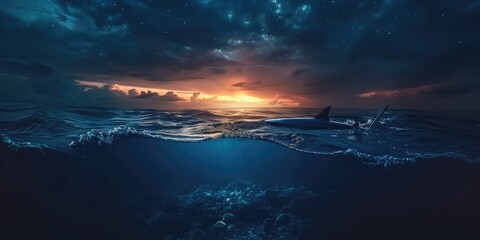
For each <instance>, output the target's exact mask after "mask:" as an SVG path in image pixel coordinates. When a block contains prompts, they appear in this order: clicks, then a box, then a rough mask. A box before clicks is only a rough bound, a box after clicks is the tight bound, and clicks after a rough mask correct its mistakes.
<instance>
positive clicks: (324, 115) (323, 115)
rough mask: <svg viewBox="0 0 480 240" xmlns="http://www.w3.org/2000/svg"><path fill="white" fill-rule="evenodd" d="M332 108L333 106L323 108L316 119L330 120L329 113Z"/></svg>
mask: <svg viewBox="0 0 480 240" xmlns="http://www.w3.org/2000/svg"><path fill="white" fill-rule="evenodd" d="M330 108H332V107H331V106H328V107H326V108H325V109H323V111H322V112H321V113H320V114H318V115H317V116H316V117H315V119H321V120H330V119H329V118H328V113H330Z"/></svg>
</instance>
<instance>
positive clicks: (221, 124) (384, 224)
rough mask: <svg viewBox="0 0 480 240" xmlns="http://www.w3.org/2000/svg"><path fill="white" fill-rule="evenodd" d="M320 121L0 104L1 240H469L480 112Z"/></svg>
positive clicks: (477, 221) (473, 235)
mask: <svg viewBox="0 0 480 240" xmlns="http://www.w3.org/2000/svg"><path fill="white" fill-rule="evenodd" d="M319 111H321V109H311V108H308V109H307V108H262V109H253V108H252V109H249V108H244V109H204V110H155V109H114V108H102V107H77V106H39V105H33V104H6V103H2V104H1V105H0V192H1V193H2V195H1V198H0V212H1V213H2V214H1V216H0V223H1V224H0V238H1V239H31V238H41V239H44V238H50V239H99V238H102V239H478V238H479V237H480V231H479V230H478V226H480V217H479V216H480V205H479V204H478V202H480V191H479V189H480V164H479V161H480V140H479V137H480V111H466V110H465V111H460V110H397V109H392V110H388V111H387V112H386V114H385V115H384V117H383V118H382V119H381V121H380V124H378V125H375V126H374V127H373V128H372V129H370V130H359V129H347V130H302V129H290V128H279V127H275V126H270V125H267V124H266V123H265V122H264V120H265V119H269V118H277V117H298V116H315V115H316V114H318V112H319ZM378 111H379V110H375V109H335V108H334V109H332V112H331V114H330V118H331V119H333V120H337V121H342V122H351V121H354V120H355V121H363V122H367V121H368V119H371V118H374V117H375V116H376V115H377V114H378Z"/></svg>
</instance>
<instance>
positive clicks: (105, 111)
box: [0, 104, 480, 164]
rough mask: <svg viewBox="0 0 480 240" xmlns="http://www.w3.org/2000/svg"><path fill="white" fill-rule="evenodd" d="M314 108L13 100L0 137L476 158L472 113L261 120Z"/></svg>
mask: <svg viewBox="0 0 480 240" xmlns="http://www.w3.org/2000/svg"><path fill="white" fill-rule="evenodd" d="M318 111H319V110H318V109H301V108H271V109H207V110H169V111H164V110H139V109H131V110H121V109H109V108H91V107H90V108H87V107H51V106H45V107H42V106H34V105H25V104H24V105H18V104H2V105H1V106H0V134H2V138H3V140H2V141H9V142H10V144H12V145H16V146H22V145H30V146H43V147H45V146H48V147H51V148H54V149H57V150H62V151H70V150H72V149H79V148H80V149H81V148H82V146H84V145H86V146H89V145H110V144H114V143H115V141H119V140H125V139H127V138H129V137H144V138H153V139H164V140H170V141H187V142H197V141H202V140H207V139H221V138H228V137H239V138H250V139H263V140H268V141H272V142H275V143H278V144H281V145H283V146H285V147H289V148H292V149H295V150H299V151H304V152H309V153H314V154H322V155H338V156H341V155H352V156H355V157H359V158H361V159H363V160H365V161H366V162H371V163H372V162H373V163H380V164H391V163H402V162H410V161H414V160H415V159H417V158H419V157H422V158H434V157H450V158H458V159H462V160H464V161H468V162H477V161H479V160H480V111H453V110H449V111H427V110H425V111H419V110H395V109H393V110H389V111H388V112H387V113H386V114H385V115H384V118H383V119H381V121H380V124H379V125H376V126H375V128H373V129H371V130H369V131H363V130H344V129H343V130H302V129H289V128H279V127H274V126H270V125H267V124H266V123H265V122H264V120H265V119H268V118H275V117H298V116H315V115H316V114H317V113H318ZM376 114H377V110H359V109H333V112H332V113H331V118H332V119H333V120H337V121H343V122H349V121H352V120H360V121H365V122H366V121H368V120H369V119H372V118H374V117H375V116H376Z"/></svg>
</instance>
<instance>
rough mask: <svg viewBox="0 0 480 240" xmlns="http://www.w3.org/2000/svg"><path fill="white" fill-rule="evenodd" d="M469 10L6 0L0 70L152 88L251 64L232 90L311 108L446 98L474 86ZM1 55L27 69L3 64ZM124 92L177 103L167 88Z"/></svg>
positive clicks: (473, 29)
mask: <svg viewBox="0 0 480 240" xmlns="http://www.w3.org/2000/svg"><path fill="white" fill-rule="evenodd" d="M478 6H480V5H479V3H478V1H467V0H460V1H455V2H453V1H449V0H439V1H433V0H428V1H417V0H409V1H390V0H384V1H312V0H305V1H294V0H276V1H267V0H245V1H205V0H188V1H187V0H175V1H174V0H171V1H146V0H139V1H133V0H119V1H110V0H68V1H67V0H52V1H42V0H32V1H30V2H29V3H28V4H27V2H24V1H15V0H5V1H3V3H2V5H1V6H0V32H1V33H2V34H1V36H0V58H1V59H7V60H4V63H3V65H4V67H5V68H4V69H0V70H1V72H0V74H3V75H2V76H3V78H5V76H9V77H10V78H15V77H17V78H18V77H20V78H18V79H21V77H31V76H32V75H31V74H34V75H35V77H34V78H36V79H44V80H45V79H51V78H52V76H53V75H55V73H53V72H62V73H65V75H66V76H69V77H70V78H71V77H74V78H75V79H83V80H92V79H93V80H103V81H105V82H111V83H115V82H119V81H122V80H123V79H136V80H144V81H150V82H152V83H151V84H156V83H159V84H160V83H163V82H175V81H184V80H191V79H209V78H210V77H211V76H214V77H215V76H217V75H218V76H225V75H227V74H230V73H236V74H245V75H247V74H248V73H251V72H256V73H257V74H255V75H254V74H250V75H249V76H248V77H249V78H248V79H249V81H244V82H237V83H234V84H233V85H232V87H234V88H238V89H242V90H246V91H260V87H265V86H268V88H270V89H273V90H275V92H278V93H282V92H284V93H286V94H289V95H294V94H297V97H304V96H306V97H308V98H310V99H312V100H311V102H312V104H313V103H315V102H321V101H325V100H328V101H333V102H334V101H338V102H342V103H345V104H349V103H350V104H356V103H357V101H356V96H357V95H358V94H360V93H363V92H367V91H370V90H378V89H409V88H418V87H422V86H426V85H437V86H447V87H446V88H447V89H444V90H443V91H440V90H437V91H433V92H430V93H425V94H423V95H424V96H426V97H432V99H434V98H435V97H448V98H456V97H461V96H463V95H464V94H469V93H471V92H472V91H473V92H475V93H477V94H478V93H479V91H480V90H479V88H478V87H477V86H478V85H480V83H479V81H478V78H479V76H480V70H479V68H478V67H477V66H476V65H478V62H479V61H480V57H479V56H480V45H479V42H480V31H478V23H479V22H480V7H478ZM8 59H17V60H15V61H20V62H22V63H21V64H17V65H15V66H16V67H19V68H21V66H22V64H23V66H26V65H29V66H28V68H29V69H30V70H29V71H33V72H35V73H29V72H24V73H22V71H17V70H15V69H13V68H9V67H7V65H8V64H10V63H7V62H8V61H11V60H8ZM33 62H35V64H36V63H39V64H40V65H38V66H32V64H33ZM42 66H50V68H51V69H48V67H47V68H42ZM258 66H273V67H278V68H277V69H274V68H270V69H269V70H268V71H267V70H261V71H260V70H257V69H256V68H258ZM279 68H282V69H280V70H279ZM52 69H55V70H56V71H53V72H52ZM234 69H240V70H241V71H235V70H234ZM252 69H253V70H252ZM284 69H288V70H289V71H285V72H283V71H282V70H284ZM227 70H232V71H227ZM274 71H276V72H277V73H273V72H274ZM278 72H281V73H282V74H279V73H278ZM19 73H22V74H19ZM29 74H30V75H29ZM40 75H42V76H43V77H41V78H39V77H38V76H40ZM46 76H50V78H49V77H46ZM59 79H69V78H68V77H60V78H59ZM37 81H39V82H38V83H37V82H35V83H33V82H32V84H36V86H35V87H36V88H37V89H41V88H43V90H41V91H37V92H42V91H43V93H44V94H47V93H48V92H49V91H48V87H42V85H45V82H41V83H40V80H37ZM45 81H46V80H45ZM129 81H131V80H129ZM257 81H261V84H255V83H256V82H257ZM466 82H468V84H467V83H466ZM453 83H456V84H453ZM62 84H67V85H68V83H62ZM17 85H21V84H20V83H17ZM73 85H74V84H73ZM472 86H473V87H472ZM449 87H451V88H452V89H448V88H449ZM173 94H174V93H173ZM128 95H135V96H136V97H137V98H139V99H158V100H161V99H162V98H163V99H164V100H165V101H178V100H179V99H177V98H176V97H175V96H173V95H171V94H168V93H167V94H166V95H165V96H163V95H158V94H157V95H158V96H157V95H155V93H150V94H149V93H148V92H146V93H145V94H143V95H142V93H133V92H132V94H128ZM319 95H321V96H319ZM338 95H341V96H342V100H339V99H338V97H337V98H336V97H335V96H338ZM127 97H128V96H127ZM177 97H178V96H177ZM197 97H198V96H197ZM193 99H194V100H195V99H196V98H195V97H194V98H193ZM476 107H478V105H476Z"/></svg>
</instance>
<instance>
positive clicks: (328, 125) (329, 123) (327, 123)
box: [265, 105, 388, 130]
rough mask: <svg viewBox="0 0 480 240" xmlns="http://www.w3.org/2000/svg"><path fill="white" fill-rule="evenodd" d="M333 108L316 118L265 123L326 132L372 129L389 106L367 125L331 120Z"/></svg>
mask: <svg viewBox="0 0 480 240" xmlns="http://www.w3.org/2000/svg"><path fill="white" fill-rule="evenodd" d="M331 108H332V107H331V106H328V107H326V108H325V109H323V111H322V112H320V114H318V115H317V116H316V117H302V118H275V119H267V120H265V122H266V123H267V124H269V125H272V126H276V127H287V128H300V129H307V130H310V129H326V130H335V129H363V130H368V129H371V128H372V127H373V126H374V125H375V124H376V123H377V122H378V121H379V120H380V119H381V118H382V116H383V114H384V113H385V111H387V109H388V105H387V106H386V107H385V108H383V110H382V111H381V112H380V113H379V114H378V115H377V116H376V117H375V118H374V119H373V121H371V120H369V121H368V122H366V123H360V122H357V121H353V122H352V123H349V122H339V121H334V120H330V118H329V116H328V114H329V113H330V109H331Z"/></svg>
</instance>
